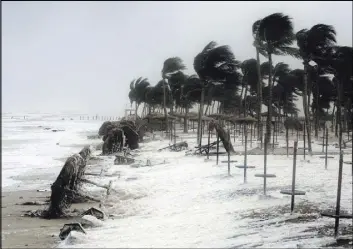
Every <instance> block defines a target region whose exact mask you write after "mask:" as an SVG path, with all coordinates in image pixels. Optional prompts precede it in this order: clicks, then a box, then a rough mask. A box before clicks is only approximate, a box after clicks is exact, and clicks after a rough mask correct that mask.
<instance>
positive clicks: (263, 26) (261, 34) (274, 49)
mask: <svg viewBox="0 0 353 249" xmlns="http://www.w3.org/2000/svg"><path fill="white" fill-rule="evenodd" d="M257 32H258V38H259V40H260V41H261V43H262V46H263V48H264V50H265V51H266V53H267V55H268V61H269V69H270V70H269V77H268V89H269V99H268V105H267V106H268V111H267V121H266V134H265V154H266V153H267V146H266V144H267V143H268V142H269V141H270V137H271V121H272V76H273V72H272V55H284V54H288V55H296V54H297V50H296V49H295V48H292V47H289V46H290V45H291V44H292V43H293V39H294V33H293V24H292V21H291V20H290V18H289V16H285V15H283V14H282V13H275V14H272V15H269V16H267V17H265V18H264V19H262V20H261V21H260V24H259V26H258V31H257Z"/></svg>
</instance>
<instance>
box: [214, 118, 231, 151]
mask: <svg viewBox="0 0 353 249" xmlns="http://www.w3.org/2000/svg"><path fill="white" fill-rule="evenodd" d="M208 128H209V130H210V131H212V130H213V129H216V132H217V134H218V136H219V138H220V139H221V141H222V143H223V147H224V148H225V150H226V151H227V153H229V154H233V153H235V150H234V148H233V145H232V142H231V141H230V136H229V135H228V133H227V132H226V131H225V130H224V129H223V127H222V126H221V125H220V123H219V122H218V121H211V122H210V124H209V127H208Z"/></svg>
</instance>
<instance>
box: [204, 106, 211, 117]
mask: <svg viewBox="0 0 353 249" xmlns="http://www.w3.org/2000/svg"><path fill="white" fill-rule="evenodd" d="M209 106H210V105H209V104H207V106H206V110H205V115H207V111H208V107H209Z"/></svg>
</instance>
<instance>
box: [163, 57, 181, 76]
mask: <svg viewBox="0 0 353 249" xmlns="http://www.w3.org/2000/svg"><path fill="white" fill-rule="evenodd" d="M185 68H186V66H185V64H184V62H183V60H182V59H180V58H179V57H171V58H168V59H166V60H165V61H164V63H163V69H162V77H166V76H168V74H172V73H175V72H178V71H181V70H184V69H185Z"/></svg>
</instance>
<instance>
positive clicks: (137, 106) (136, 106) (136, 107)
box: [135, 102, 139, 120]
mask: <svg viewBox="0 0 353 249" xmlns="http://www.w3.org/2000/svg"><path fill="white" fill-rule="evenodd" d="M138 109H139V105H138V104H137V103H136V102H135V120H137V110H138Z"/></svg>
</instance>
